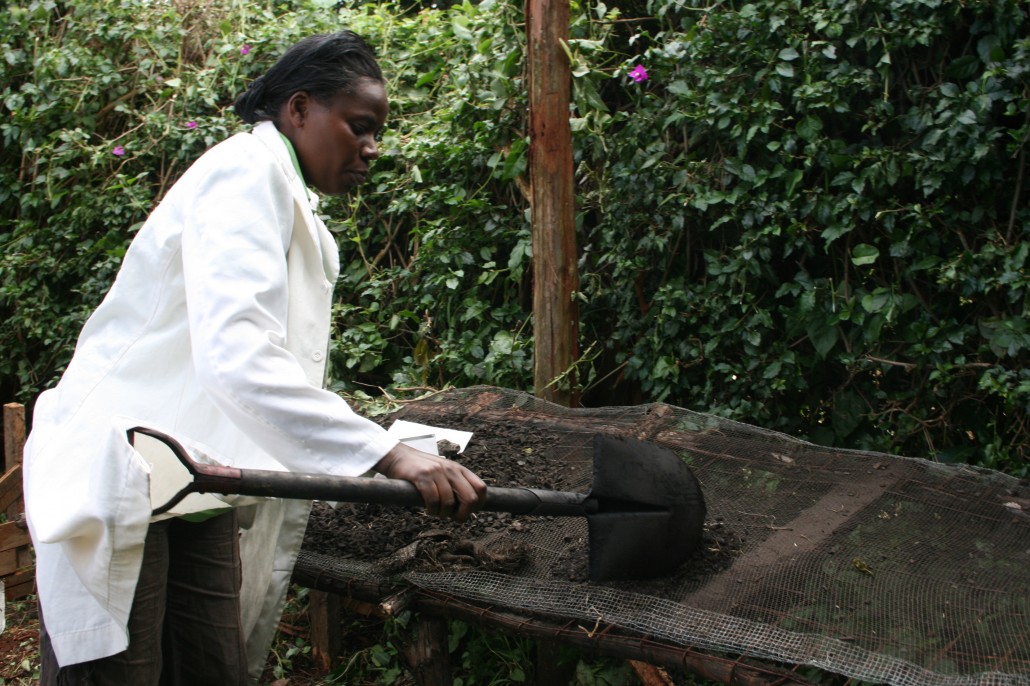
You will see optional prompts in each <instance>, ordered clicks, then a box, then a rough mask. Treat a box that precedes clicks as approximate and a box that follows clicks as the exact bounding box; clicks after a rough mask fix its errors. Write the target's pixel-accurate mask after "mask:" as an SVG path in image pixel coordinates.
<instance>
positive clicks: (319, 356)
mask: <svg viewBox="0 0 1030 686" xmlns="http://www.w3.org/2000/svg"><path fill="white" fill-rule="evenodd" d="M311 359H312V360H314V361H315V362H321V361H322V351H321V350H316V351H315V352H313V353H311Z"/></svg>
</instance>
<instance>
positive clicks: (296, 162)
mask: <svg viewBox="0 0 1030 686" xmlns="http://www.w3.org/2000/svg"><path fill="white" fill-rule="evenodd" d="M279 135H280V136H281V137H282V139H283V143H285V144H286V149H287V150H289V151H290V159H291V160H293V168H294V169H296V170H297V176H299V177H300V181H301V183H304V172H302V171H301V170H300V160H298V159H297V151H296V150H294V148H293V143H291V142H290V139H289V138H287V137H286V134H284V133H283V132H282V131H280V132H279ZM304 185H305V186H307V184H306V183H304Z"/></svg>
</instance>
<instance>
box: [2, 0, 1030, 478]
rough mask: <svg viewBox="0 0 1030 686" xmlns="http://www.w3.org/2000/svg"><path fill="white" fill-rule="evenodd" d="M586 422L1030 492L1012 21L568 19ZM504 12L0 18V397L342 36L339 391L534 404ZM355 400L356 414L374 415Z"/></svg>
mask: <svg viewBox="0 0 1030 686" xmlns="http://www.w3.org/2000/svg"><path fill="white" fill-rule="evenodd" d="M572 15H573V20H572V26H571V28H570V31H571V35H570V40H569V41H568V44H567V46H566V47H567V54H568V57H569V59H570V60H571V64H572V68H573V86H574V100H575V102H574V108H573V111H572V112H571V117H572V118H571V122H572V127H573V134H574V145H575V168H576V191H577V197H578V214H577V226H578V228H579V247H580V252H581V257H580V265H579V266H580V274H581V282H582V284H581V290H580V292H579V293H577V294H576V297H577V298H578V299H579V300H580V310H581V317H582V324H581V336H582V340H581V341H580V347H581V350H582V351H583V358H582V360H581V362H580V363H579V365H578V367H579V369H578V370H577V371H578V374H577V378H578V379H579V380H580V381H581V382H582V384H583V388H582V390H583V398H584V401H585V402H586V403H588V404H594V405H600V404H629V403H636V402H647V401H664V402H668V403H672V404H676V405H680V406H684V407H689V408H692V409H696V410H702V411H707V412H713V413H716V414H719V415H723V416H727V417H732V418H734V419H738V420H741V421H744V422H748V423H752V424H756V425H759V426H764V427H768V428H771V429H776V430H780V431H783V432H786V433H790V434H793V435H798V436H801V437H805V438H808V439H810V440H813V441H816V442H820V443H825V444H831V445H838V446H846V447H854V448H869V449H876V450H883V451H888V452H894V453H902V454H908V455H919V456H926V457H933V458H935V459H939V460H943V461H967V462H972V463H977V464H980V465H984V466H989V467H995V468H1000V469H1005V470H1007V471H1010V472H1012V473H1016V474H1022V475H1026V474H1027V473H1028V468H1027V458H1028V454H1027V453H1028V446H1030V424H1028V420H1030V364H1028V363H1030V329H1028V323H1027V304H1028V286H1030V284H1028V276H1027V253H1028V249H1030V248H1028V246H1030V208H1028V203H1027V199H1028V196H1030V191H1028V190H1027V188H1028V185H1030V180H1027V179H1026V176H1027V173H1026V172H1027V160H1026V149H1027V145H1028V141H1027V138H1028V136H1030V114H1028V112H1030V16H1028V8H1027V5H1026V3H1025V2H1023V1H1022V0H991V1H988V0H966V1H965V2H962V3H956V2H946V1H943V0H937V1H933V0H918V1H917V0H863V1H858V0H820V1H819V2H801V0H768V1H764V2H760V1H758V0H755V1H754V2H741V1H739V0H723V1H722V2H715V3H711V4H702V3H699V2H696V1H695V0H609V2H608V4H606V3H605V2H604V1H603V0H601V1H597V2H593V3H591V4H575V3H574V4H573V7H572ZM522 22H523V16H522V8H521V5H520V4H519V3H513V2H510V1H509V0H485V1H484V2H481V3H478V4H471V3H468V2H465V3H463V4H453V5H450V6H445V5H440V6H433V7H429V6H426V7H421V6H418V5H412V4H406V5H393V4H368V5H363V4H359V3H353V4H351V3H347V4H346V6H342V4H338V3H332V2H313V1H309V2H296V3H271V2H270V3H264V4H256V3H244V2H241V1H239V0H236V1H231V0H124V1H122V2H110V1H101V0H91V1H89V2H75V3H71V2H54V1H52V0H51V1H36V2H21V3H12V4H11V5H10V6H9V8H8V9H7V10H6V11H5V12H3V13H0V50H2V55H0V57H2V59H0V70H2V71H0V75H2V78H0V89H2V91H0V93H2V107H0V114H2V116H0V135H2V140H3V150H2V151H0V245H2V248H3V249H2V254H0V275H2V281H0V316H2V321H0V350H2V353H3V354H2V356H0V391H2V393H3V397H4V399H5V400H12V399H19V400H22V401H26V402H30V401H31V399H32V398H33V397H34V396H35V394H36V393H38V392H39V391H40V390H41V389H43V388H45V387H47V386H48V385H51V384H52V383H54V381H55V380H56V378H57V375H59V373H60V370H61V369H62V368H63V366H64V364H66V362H67V360H68V358H69V357H70V354H71V351H72V347H73V345H74V340H75V336H76V334H77V331H78V328H79V327H80V326H81V324H82V322H83V321H84V318H85V317H86V316H87V314H88V313H89V311H90V310H91V309H92V308H93V307H94V306H95V305H96V303H97V302H98V301H99V299H100V298H101V297H102V296H103V294H104V292H105V291H106V289H107V287H108V285H109V283H110V280H111V278H112V277H113V274H114V273H115V271H116V269H117V265H118V262H119V260H120V258H121V256H122V254H123V253H124V250H125V247H126V245H127V242H128V241H129V240H130V239H131V237H132V235H133V232H134V230H135V229H136V228H138V226H139V224H140V222H141V221H142V220H143V219H144V218H145V216H146V214H147V212H148V210H149V209H150V208H151V207H152V206H153V204H154V203H155V202H156V201H157V200H158V199H159V198H160V197H161V195H162V193H163V192H164V191H165V190H166V189H167V188H168V187H169V185H170V184H171V183H173V182H174V180H175V179H176V178H177V176H178V175H179V174H180V173H181V172H182V171H183V170H184V169H185V167H186V166H188V164H189V163H190V162H191V161H192V160H193V159H195V158H196V157H197V156H198V155H199V154H200V153H201V152H202V151H203V150H204V149H205V148H207V147H209V146H210V145H212V144H214V143H215V142H217V141H219V140H221V139H223V138H224V137H226V136H227V135H229V134H231V133H232V132H234V131H236V130H238V129H239V128H241V127H240V125H239V123H238V121H237V120H235V119H234V116H233V115H232V113H231V111H230V109H229V106H230V104H231V102H232V99H233V97H234V96H235V94H236V93H237V92H238V91H239V90H241V89H242V88H243V87H244V86H245V84H246V83H247V82H248V81H249V80H250V79H252V78H254V77H255V76H256V75H257V74H259V73H261V72H262V71H263V70H264V69H265V68H267V66H268V65H269V64H270V63H271V61H272V60H274V58H275V57H276V56H277V55H278V54H280V53H281V52H282V50H283V49H284V47H285V46H287V45H289V44H291V43H292V42H294V41H295V40H297V39H298V38H300V37H302V36H304V35H307V34H309V33H313V32H320V31H330V30H334V29H337V28H340V27H349V28H353V29H355V30H357V31H359V32H360V33H362V34H364V35H365V36H366V37H368V38H369V40H370V41H371V42H372V43H373V44H375V45H376V46H377V49H378V50H379V53H380V55H381V58H382V62H383V66H384V68H385V70H386V71H387V73H388V78H389V82H390V83H389V87H390V93H391V108H392V112H391V118H390V123H389V130H388V131H387V132H386V135H385V136H384V140H383V150H384V156H383V157H382V158H381V159H380V160H379V162H378V163H377V165H376V169H375V175H374V177H373V179H372V181H371V183H370V184H369V185H367V186H366V187H365V188H364V189H363V190H362V191H361V192H359V193H357V194H355V195H353V196H350V197H348V198H345V199H336V200H333V201H332V202H329V203H327V204H325V205H323V207H324V209H325V212H326V215H327V220H328V223H329V224H330V226H331V227H332V228H333V229H334V230H335V231H337V232H338V237H339V244H340V251H341V259H342V263H343V265H344V270H343V275H342V277H341V281H340V283H339V284H338V293H339V296H338V302H337V306H336V311H335V315H336V323H337V327H336V332H337V335H336V337H335V339H334V342H333V350H332V356H331V360H332V371H333V375H334V377H335V378H336V379H338V381H337V382H336V385H335V387H336V388H337V389H339V390H341V391H350V392H354V391H361V390H365V391H369V392H373V393H374V392H375V391H374V389H377V388H384V389H388V390H390V392H391V393H401V392H403V389H405V388H409V389H410V388H417V387H426V386H432V387H440V386H442V385H445V384H450V385H455V386H464V385H472V384H480V383H486V384H495V385H501V386H507V387H510V388H518V389H531V388H532V385H533V381H532V354H533V346H532V335H533V330H532V317H531V311H530V303H531V301H532V299H531V289H532V269H531V260H532V250H531V244H530V228H529V227H530V225H529V215H528V204H527V200H526V197H527V193H528V190H527V189H528V179H527V178H526V176H525V170H526V154H527V148H528V146H527V141H526V138H525V130H526V116H525V104H526V99H525V83H524V72H523V59H522V55H523V48H524V36H523V25H522ZM369 389H373V390H371V391H370V390H369Z"/></svg>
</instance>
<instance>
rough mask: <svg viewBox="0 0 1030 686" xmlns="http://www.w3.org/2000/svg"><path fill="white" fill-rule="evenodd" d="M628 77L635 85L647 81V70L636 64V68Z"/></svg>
mask: <svg viewBox="0 0 1030 686" xmlns="http://www.w3.org/2000/svg"><path fill="white" fill-rule="evenodd" d="M629 77H630V78H631V79H633V80H634V81H636V82H637V83H641V82H642V81H647V70H646V69H644V65H642V64H638V65H637V66H635V67H633V71H631V72H630V73H629Z"/></svg>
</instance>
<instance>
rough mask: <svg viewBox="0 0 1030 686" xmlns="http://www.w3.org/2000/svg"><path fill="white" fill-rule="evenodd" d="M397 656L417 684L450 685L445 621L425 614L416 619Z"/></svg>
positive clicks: (428, 685) (449, 662) (449, 661)
mask: <svg viewBox="0 0 1030 686" xmlns="http://www.w3.org/2000/svg"><path fill="white" fill-rule="evenodd" d="M401 658H402V659H403V660H404V662H405V666H406V667H407V668H408V670H409V671H410V672H411V675H412V676H413V677H414V678H415V683H417V684H418V686H451V684H452V680H451V656H450V653H449V652H448V650H447V621H446V620H444V619H440V618H438V617H428V616H420V617H418V618H416V619H415V621H414V625H413V626H412V628H411V635H410V639H409V640H408V641H406V642H405V644H404V646H403V647H402V648H401Z"/></svg>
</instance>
